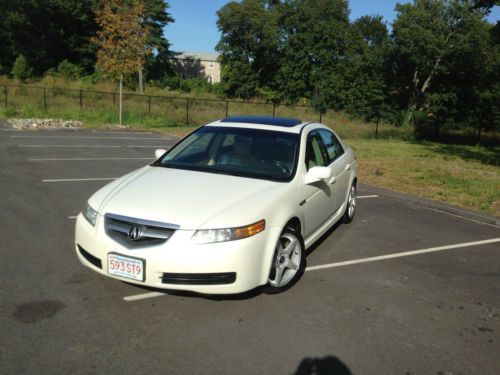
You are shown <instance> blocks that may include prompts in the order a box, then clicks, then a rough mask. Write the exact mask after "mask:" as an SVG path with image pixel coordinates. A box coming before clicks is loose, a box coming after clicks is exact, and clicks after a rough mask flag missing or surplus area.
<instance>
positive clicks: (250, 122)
mask: <svg viewBox="0 0 500 375" xmlns="http://www.w3.org/2000/svg"><path fill="white" fill-rule="evenodd" d="M307 124H310V122H304V121H302V120H299V119H296V118H288V117H271V116H251V115H246V116H230V117H226V118H223V119H221V120H217V121H214V122H212V123H210V124H207V126H228V127H241V128H250V129H265V130H278V131H284V132H287V133H300V130H301V129H302V127H303V126H305V125H307Z"/></svg>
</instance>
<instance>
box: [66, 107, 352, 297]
mask: <svg viewBox="0 0 500 375" xmlns="http://www.w3.org/2000/svg"><path fill="white" fill-rule="evenodd" d="M156 157H157V160H156V161H155V162H153V163H152V164H150V165H147V166H145V167H143V168H140V169H138V170H136V171H134V172H131V173H129V174H128V175H125V176H123V177H121V178H119V179H117V180H115V181H113V182H112V183H110V184H108V185H106V186H104V187H103V188H102V189H100V190H99V191H97V192H96V193H95V194H94V195H92V197H91V198H90V199H89V200H88V202H87V204H86V206H85V208H84V209H83V211H82V212H81V213H80V214H79V215H78V218H77V222H76V235H75V246H76V253H77V255H78V258H79V259H80V261H81V262H82V263H83V264H84V265H85V266H87V267H89V268H90V269H92V270H94V271H96V272H99V273H101V274H103V275H106V276H110V277H113V278H116V279H119V280H123V281H127V282H131V283H135V284H140V285H147V286H150V287H155V288H164V289H172V290H174V289H175V290H188V291H194V292H199V293H208V294H231V293H241V292H245V291H249V290H251V289H254V288H256V287H259V286H264V288H263V289H264V291H266V292H269V293H278V292H282V291H284V290H286V289H288V288H289V287H290V286H292V285H293V284H294V283H295V282H296V281H297V279H298V278H299V277H300V276H301V274H302V272H303V271H304V268H305V250H306V249H307V248H308V247H310V246H311V245H312V244H313V243H314V242H315V241H316V240H318V239H319V238H320V237H321V236H322V235H323V234H324V233H325V232H326V231H327V230H328V229H329V228H331V227H332V226H333V225H334V224H335V223H336V222H337V221H339V220H343V221H344V222H350V221H351V220H352V219H353V216H354V212H355V208H356V182H357V177H356V158H355V155H354V152H353V150H352V149H351V148H350V147H348V146H347V145H346V144H345V143H344V142H342V140H340V139H339V137H338V136H337V135H336V134H335V133H334V132H332V131H331V129H330V128H328V127H326V126H324V125H322V124H318V123H311V122H303V121H301V120H296V119H289V118H274V117H259V116H237V117H228V118H225V119H223V120H219V121H215V122H212V123H210V124H208V125H205V126H202V127H201V128H199V129H197V130H196V131H194V132H193V133H191V134H190V135H188V136H187V137H185V138H184V139H182V140H181V141H180V142H178V143H177V144H176V145H175V146H174V147H173V148H171V149H170V150H169V151H165V150H156Z"/></svg>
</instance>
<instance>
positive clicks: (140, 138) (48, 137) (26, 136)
mask: <svg viewBox="0 0 500 375" xmlns="http://www.w3.org/2000/svg"><path fill="white" fill-rule="evenodd" d="M10 137H11V138H36V139H126V140H133V141H140V140H143V139H146V140H151V139H156V140H158V139H164V140H168V139H170V138H163V137H81V136H76V137H73V136H62V135H61V136H60V135H42V136H36V135H11V136H10Z"/></svg>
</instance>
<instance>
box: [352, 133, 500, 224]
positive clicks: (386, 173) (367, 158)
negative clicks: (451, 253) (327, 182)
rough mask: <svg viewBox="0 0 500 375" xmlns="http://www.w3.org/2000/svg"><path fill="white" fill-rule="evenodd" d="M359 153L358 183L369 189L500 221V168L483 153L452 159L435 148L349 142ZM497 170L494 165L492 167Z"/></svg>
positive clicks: (481, 150) (401, 143) (489, 152)
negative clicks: (447, 205) (435, 202)
mask: <svg viewBox="0 0 500 375" xmlns="http://www.w3.org/2000/svg"><path fill="white" fill-rule="evenodd" d="M348 143H349V144H351V145H352V146H353V148H354V149H355V150H356V155H357V158H358V162H359V178H360V181H363V182H365V183H368V184H372V185H376V186H381V187H385V188H388V189H391V190H395V191H400V192H404V193H408V194H412V195H416V196H420V197H423V198H428V199H433V200H439V201H443V202H447V203H450V204H453V205H457V206H460V207H464V208H469V209H473V210H478V211H483V212H486V213H489V214H493V215H495V216H500V168H499V167H498V148H497V149H496V152H497V156H496V161H495V162H496V163H497V165H495V164H494V163H490V164H487V163H485V162H481V160H487V161H492V160H495V159H491V158H492V156H491V155H492V153H494V152H495V151H494V150H490V149H487V148H484V147H472V146H471V147H468V146H459V147H458V148H459V149H460V150H463V149H465V150H466V151H467V152H465V153H455V154H453V153H448V152H446V147H445V148H443V145H441V144H437V143H428V142H427V143H423V144H416V143H410V142H404V141H398V140H392V141H390V140H383V141H380V140H378V141H377V140H361V139H357V140H356V139H351V140H349V141H348ZM492 164H493V165H492Z"/></svg>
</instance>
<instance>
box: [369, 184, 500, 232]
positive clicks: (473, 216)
mask: <svg viewBox="0 0 500 375" xmlns="http://www.w3.org/2000/svg"><path fill="white" fill-rule="evenodd" d="M359 186H360V187H361V188H365V189H367V190H370V191H371V192H373V193H375V194H378V195H385V196H388V197H391V198H395V199H400V200H404V201H407V202H411V203H414V204H416V205H419V206H423V207H427V208H431V209H434V210H438V211H443V212H446V213H449V214H453V215H456V216H460V217H464V218H466V219H470V220H474V221H478V222H481V223H485V224H489V225H493V226H496V227H500V218H499V217H496V216H492V215H487V214H483V213H480V212H476V211H471V210H467V209H465V208H460V207H456V206H452V205H450V204H447V203H443V202H439V201H433V200H430V199H425V198H419V197H415V196H413V195H409V194H405V193H399V192H397V191H392V190H389V189H384V188H380V187H378V186H373V185H367V184H363V183H360V184H359Z"/></svg>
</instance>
